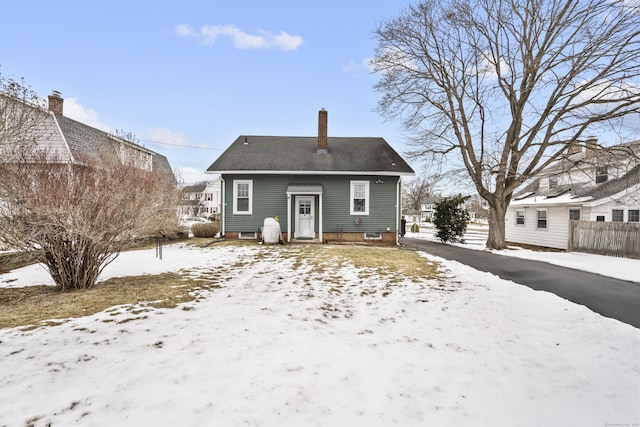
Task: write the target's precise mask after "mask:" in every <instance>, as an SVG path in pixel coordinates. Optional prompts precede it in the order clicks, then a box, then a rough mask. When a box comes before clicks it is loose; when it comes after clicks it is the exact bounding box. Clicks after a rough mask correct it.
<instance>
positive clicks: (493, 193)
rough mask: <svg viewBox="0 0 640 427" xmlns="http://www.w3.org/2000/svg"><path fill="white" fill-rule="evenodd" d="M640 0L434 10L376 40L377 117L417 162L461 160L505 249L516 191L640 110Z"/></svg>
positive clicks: (517, 1)
mask: <svg viewBox="0 0 640 427" xmlns="http://www.w3.org/2000/svg"><path fill="white" fill-rule="evenodd" d="M639 9H640V6H639V5H638V2H635V1H631V0H587V1H584V2H578V1H573V0H497V1H496V0H445V1H444V2H442V1H435V0H424V1H422V2H421V3H419V4H416V5H413V6H409V7H408V8H407V9H405V10H403V11H402V12H401V14H400V16H399V17H396V18H394V19H390V20H388V21H386V22H383V23H382V24H381V25H380V26H379V27H378V28H377V29H376V30H375V31H374V34H375V37H376V39H377V42H378V46H377V49H376V54H375V57H374V59H373V60H372V64H373V67H374V69H375V70H376V71H377V72H378V73H379V74H380V76H381V80H380V81H379V82H378V84H377V85H376V89H377V90H378V91H379V92H380V93H381V94H382V98H381V100H380V102H379V111H380V112H381V114H383V115H385V116H387V117H388V118H390V119H401V120H402V121H403V124H404V127H405V128H406V130H407V131H408V132H410V133H411V134H412V135H413V137H414V144H415V145H414V154H417V155H423V156H432V155H434V154H435V155H442V156H447V155H449V154H452V153H454V154H457V156H458V159H460V160H461V162H462V163H463V164H464V168H465V169H466V171H467V174H468V175H469V177H470V178H471V180H472V181H473V183H474V185H475V188H476V190H477V191H478V193H479V195H480V196H481V197H482V198H484V199H485V200H486V201H487V202H488V204H489V206H490V214H489V226H490V227H489V238H488V240H487V246H488V247H490V248H494V249H503V248H505V247H506V242H505V213H506V210H507V207H508V206H509V203H510V201H511V198H512V195H513V193H514V191H515V190H516V189H517V188H518V187H519V186H520V185H522V184H523V183H524V182H525V181H527V180H528V179H529V178H532V177H534V176H536V175H537V174H538V173H539V172H540V171H541V170H543V169H544V168H545V167H547V166H548V165H550V164H551V163H552V162H554V161H555V160H557V159H559V158H561V157H562V156H564V155H565V154H567V152H568V150H569V147H570V146H571V145H572V144H577V145H580V144H584V141H585V140H586V137H587V136H589V135H590V134H591V133H596V132H598V131H601V130H602V129H603V128H604V125H608V126H611V125H616V126H619V125H620V124H621V123H623V119H627V120H626V121H629V119H632V118H633V119H635V120H637V118H638V113H639V106H640V78H639V77H640V76H639V75H640V66H639V64H640V61H639V59H640V11H639Z"/></svg>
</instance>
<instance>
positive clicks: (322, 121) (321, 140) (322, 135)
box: [318, 108, 328, 154]
mask: <svg viewBox="0 0 640 427" xmlns="http://www.w3.org/2000/svg"><path fill="white" fill-rule="evenodd" d="M327 119H328V118H327V110H325V109H324V108H323V109H321V110H320V111H319V112H318V154H326V153H327V151H328V150H327Z"/></svg>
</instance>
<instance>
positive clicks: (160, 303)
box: [0, 238, 444, 328]
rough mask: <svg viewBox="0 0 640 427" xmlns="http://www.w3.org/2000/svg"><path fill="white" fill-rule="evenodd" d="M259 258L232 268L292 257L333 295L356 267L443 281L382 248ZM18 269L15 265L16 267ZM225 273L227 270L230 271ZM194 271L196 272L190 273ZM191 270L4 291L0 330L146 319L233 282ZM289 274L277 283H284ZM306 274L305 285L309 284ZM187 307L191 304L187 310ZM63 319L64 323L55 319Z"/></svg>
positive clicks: (307, 249)
mask: <svg viewBox="0 0 640 427" xmlns="http://www.w3.org/2000/svg"><path fill="white" fill-rule="evenodd" d="M187 243H188V244H189V245H194V246H199V247H203V246H210V247H213V246H228V247H229V250H233V248H234V247H238V246H257V243H256V242H255V241H251V242H238V241H219V242H218V241H216V242H215V243H213V241H212V239H205V238H200V239H189V240H188V241H187ZM262 248H263V249H262V250H261V251H259V252H257V253H256V255H255V258H247V259H246V260H242V261H238V262H237V263H234V265H228V266H226V267H227V268H233V267H238V268H240V267H246V266H248V265H251V264H253V263H254V262H258V261H260V260H262V261H268V260H269V259H270V258H272V257H273V259H274V262H277V259H278V258H293V259H294V262H293V268H294V269H297V268H302V267H303V266H312V270H311V271H310V273H315V274H322V276H323V280H325V281H328V282H329V283H333V284H335V285H336V286H334V287H332V288H331V289H330V290H329V292H330V293H331V294H334V295H339V294H340V293H341V292H342V290H341V289H339V286H338V285H341V283H340V282H341V276H340V274H338V272H337V270H339V269H340V268H342V267H348V266H354V267H356V268H358V269H362V270H365V271H362V272H361V273H362V277H368V276H371V275H374V276H375V275H380V276H383V277H385V276H386V277H390V278H391V279H390V281H389V282H390V283H393V282H395V278H397V279H398V280H400V278H409V279H415V280H416V281H422V280H440V279H442V278H443V277H444V274H443V273H442V272H441V271H440V270H439V265H438V264H437V263H432V262H429V261H428V260H426V259H425V258H423V257H421V256H420V255H419V254H418V252H417V251H415V250H413V249H410V248H398V247H377V246H357V245H335V246H334V245H308V246H306V245H300V246H298V245H284V246H274V247H264V246H262ZM14 268H15V267H14ZM225 270H226V268H225ZM191 273H192V272H191ZM191 273H190V272H189V271H188V270H184V271H181V272H180V273H164V274H158V275H145V276H132V277H119V278H112V279H109V280H105V281H103V282H99V283H98V284H96V286H95V287H93V288H91V289H89V290H73V291H69V292H65V293H61V292H59V291H57V290H56V289H55V288H54V287H51V286H29V287H24V288H0V328H10V327H21V326H29V327H37V326H40V325H43V324H57V323H60V322H64V321H65V319H68V318H72V317H81V316H89V315H92V314H95V313H99V312H102V311H105V310H108V309H109V308H110V307H114V306H122V305H132V307H131V308H129V310H130V311H131V314H132V315H142V316H143V315H144V314H143V313H144V311H145V308H146V309H148V308H149V307H155V308H173V307H176V306H177V305H178V304H180V303H184V302H189V301H194V300H197V299H198V296H197V292H195V291H200V290H207V289H213V288H218V287H220V283H221V282H225V281H226V280H228V277H226V275H225V274H222V272H221V271H220V269H218V270H216V271H211V272H206V271H200V272H198V275H197V278H194V277H193V274H191ZM285 276H286V274H285V275H282V276H279V277H278V280H280V281H282V280H284V277H285ZM310 280H311V276H307V277H306V278H305V281H310ZM185 309H188V306H187V307H185ZM50 319H62V320H58V321H55V320H50Z"/></svg>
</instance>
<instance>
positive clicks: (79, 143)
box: [55, 114, 115, 163]
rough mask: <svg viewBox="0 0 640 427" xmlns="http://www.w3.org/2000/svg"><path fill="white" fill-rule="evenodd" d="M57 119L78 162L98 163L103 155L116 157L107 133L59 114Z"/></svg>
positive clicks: (56, 116)
mask: <svg viewBox="0 0 640 427" xmlns="http://www.w3.org/2000/svg"><path fill="white" fill-rule="evenodd" d="M55 119H56V121H57V122H58V125H59V126H60V130H61V131H62V135H63V136H64V139H65V141H66V142H67V145H68V146H69V150H70V151H71V154H72V155H73V158H74V160H75V161H76V162H79V163H89V162H98V161H100V158H101V156H103V155H115V150H114V148H113V145H111V144H110V143H109V136H108V134H107V133H106V132H103V131H101V130H98V129H96V128H93V127H91V126H88V125H85V124H84V123H80V122H77V121H75V120H73V119H70V118H68V117H65V116H61V115H58V114H56V115H55Z"/></svg>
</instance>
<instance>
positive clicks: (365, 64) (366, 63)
mask: <svg viewBox="0 0 640 427" xmlns="http://www.w3.org/2000/svg"><path fill="white" fill-rule="evenodd" d="M372 60H373V58H370V57H369V58H365V59H363V60H362V61H360V62H356V61H349V63H348V64H347V65H345V66H344V67H342V71H344V72H345V73H350V72H352V71H360V70H366V71H368V72H374V71H375V70H374V67H373V63H372Z"/></svg>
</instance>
